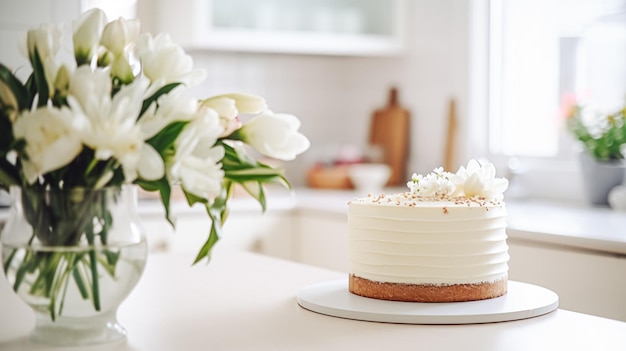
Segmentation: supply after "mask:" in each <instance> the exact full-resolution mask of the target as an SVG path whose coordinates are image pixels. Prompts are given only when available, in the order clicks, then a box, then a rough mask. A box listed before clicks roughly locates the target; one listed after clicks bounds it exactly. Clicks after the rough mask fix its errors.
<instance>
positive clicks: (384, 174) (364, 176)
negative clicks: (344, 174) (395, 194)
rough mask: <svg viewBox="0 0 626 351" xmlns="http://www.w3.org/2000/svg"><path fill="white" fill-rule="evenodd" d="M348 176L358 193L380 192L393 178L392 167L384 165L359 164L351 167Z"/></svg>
mask: <svg viewBox="0 0 626 351" xmlns="http://www.w3.org/2000/svg"><path fill="white" fill-rule="evenodd" d="M348 176H349V177H350V181H351V182H352V185H354V187H355V189H356V190H357V191H361V192H369V193H375V192H380V191H381V190H382V189H383V188H384V187H385V185H386V184H387V181H388V180H389V177H390V176H391V167H389V166H388V165H386V164H383V163H357V164H354V165H351V166H350V168H349V169H348Z"/></svg>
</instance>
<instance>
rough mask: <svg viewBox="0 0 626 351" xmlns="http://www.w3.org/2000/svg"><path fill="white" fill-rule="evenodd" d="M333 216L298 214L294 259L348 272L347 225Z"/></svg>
mask: <svg viewBox="0 0 626 351" xmlns="http://www.w3.org/2000/svg"><path fill="white" fill-rule="evenodd" d="M334 217H335V216H332V218H327V217H324V216H314V215H300V216H299V218H298V225H297V228H298V230H297V233H298V238H297V244H296V251H295V255H296V258H297V261H300V262H302V263H306V264H311V265H315V266H319V267H324V268H328V269H332V270H336V271H340V272H348V224H347V223H346V222H345V220H336V219H335V218H334Z"/></svg>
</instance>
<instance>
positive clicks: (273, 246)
mask: <svg viewBox="0 0 626 351" xmlns="http://www.w3.org/2000/svg"><path fill="white" fill-rule="evenodd" d="M140 217H141V221H142V225H143V227H144V229H145V230H146V233H147V236H148V246H149V248H150V251H151V252H158V251H168V252H177V253H185V254H189V255H195V254H197V253H198V251H199V250H200V248H201V247H202V245H203V244H204V242H205V241H206V239H207V238H208V235H209V230H210V228H211V221H210V220H209V218H208V216H207V215H206V213H204V212H203V211H201V210H188V211H184V212H182V213H177V214H176V216H175V218H176V228H175V229H174V228H172V226H171V225H170V224H169V223H168V222H167V221H166V220H165V219H164V217H163V213H162V211H144V212H143V213H141V214H140ZM293 231H294V230H293V224H292V218H291V216H289V214H288V213H287V212H285V211H269V212H268V213H265V214H261V212H260V211H234V212H232V213H231V214H230V216H229V218H228V220H227V221H226V223H225V224H224V227H223V229H222V237H221V238H220V240H219V241H218V242H217V244H216V245H215V247H214V250H216V251H217V250H219V251H227V250H247V251H253V252H259V253H263V254H267V255H271V256H276V257H281V258H285V259H294V257H293V251H294V250H293V246H294V242H293V241H294V239H293V237H294V235H293V234H292V233H293Z"/></svg>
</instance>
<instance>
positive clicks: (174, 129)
mask: <svg viewBox="0 0 626 351" xmlns="http://www.w3.org/2000/svg"><path fill="white" fill-rule="evenodd" d="M187 123H189V122H188V121H176V122H172V123H170V124H169V125H168V126H167V127H165V128H163V129H162V130H161V131H160V132H159V133H157V134H156V135H155V136H153V137H152V138H150V139H148V140H147V141H146V142H147V143H148V144H150V145H152V147H153V148H154V149H155V150H157V151H158V152H159V154H161V156H162V157H163V158H165V156H166V152H167V151H168V150H169V149H170V148H171V147H172V146H173V145H174V142H175V141H176V138H178V136H179V135H180V133H181V132H182V131H183V128H185V126H186V125H187Z"/></svg>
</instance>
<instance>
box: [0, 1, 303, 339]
mask: <svg viewBox="0 0 626 351" xmlns="http://www.w3.org/2000/svg"><path fill="white" fill-rule="evenodd" d="M63 32H64V29H63V27H60V26H56V25H49V24H44V25H41V26H40V27H38V28H34V29H32V30H29V31H28V33H27V36H26V43H25V45H24V46H25V47H26V48H27V49H26V50H25V51H27V56H28V61H29V63H30V69H31V71H32V72H29V75H28V78H27V79H25V80H24V81H22V80H20V79H19V78H18V77H17V76H16V75H15V73H14V71H13V70H11V69H10V68H8V67H6V66H4V65H2V64H0V188H2V189H4V190H7V191H10V193H11V196H12V205H11V206H12V207H11V211H10V217H9V220H8V223H7V225H6V226H5V228H4V229H3V231H2V234H1V237H0V242H1V243H2V247H3V248H2V262H3V269H4V271H5V273H6V276H7V278H8V280H9V283H10V284H11V286H12V287H13V289H14V290H15V291H16V293H17V294H18V295H19V296H20V297H22V298H23V299H24V301H26V303H28V304H29V305H30V306H31V307H32V308H33V310H35V312H36V314H37V319H36V321H37V322H36V327H35V330H34V332H33V334H32V339H33V340H34V341H37V342H41V343H51V344H64V345H65V344H74V343H80V344H93V343H102V342H108V341H112V340H116V339H119V338H123V335H124V332H123V329H122V328H121V327H120V326H119V325H118V324H117V323H116V322H115V311H116V308H117V305H118V304H119V303H120V302H121V301H122V300H123V299H124V297H125V296H126V295H127V294H128V293H129V292H130V290H131V289H132V287H133V286H134V285H135V284H136V283H137V280H138V279H139V277H140V275H141V272H142V271H143V266H144V263H145V260H146V255H147V251H146V244H145V235H144V234H143V233H142V230H141V225H140V223H138V221H137V217H136V215H135V210H134V208H135V206H136V204H137V203H136V197H135V196H136V195H135V192H136V191H137V188H141V189H143V190H144V191H149V192H156V193H158V194H159V197H160V199H161V202H162V204H163V206H164V209H165V216H166V218H167V219H168V221H169V222H170V223H171V224H172V225H174V224H175V221H174V218H173V217H174V216H173V215H172V213H171V211H170V201H171V193H172V190H173V188H174V187H180V189H181V190H182V193H183V194H184V195H185V199H186V201H187V203H188V204H189V205H190V206H193V205H195V206H202V207H204V208H205V210H206V213H207V216H208V217H209V218H210V219H211V226H210V228H209V230H208V233H207V238H206V241H205V243H204V244H203V245H202V247H200V248H199V249H198V254H197V255H196V258H195V260H194V263H196V262H199V261H201V260H203V259H208V258H210V253H211V249H212V247H213V246H214V245H215V243H216V242H217V240H218V239H219V237H220V234H221V228H222V224H223V223H224V221H225V220H226V218H227V215H228V206H229V203H230V201H229V200H230V198H231V196H232V195H233V191H234V189H235V187H236V186H240V187H242V188H243V189H245V190H246V191H247V192H248V194H249V195H251V196H252V197H254V198H255V199H256V200H257V201H258V202H259V204H260V206H261V208H262V209H263V210H264V209H265V207H266V198H265V187H264V186H265V184H268V183H280V184H282V185H284V186H286V187H289V183H288V181H287V179H286V177H285V175H284V171H283V169H281V168H279V167H272V166H269V165H267V164H265V163H263V162H260V161H259V160H257V159H255V158H254V157H252V156H251V153H250V152H249V151H250V150H255V152H256V153H258V154H260V155H262V156H265V157H268V158H273V159H278V160H284V161H289V160H292V159H294V158H295V157H296V156H297V155H298V154H300V153H302V152H304V151H305V150H306V149H307V148H308V147H309V141H308V139H307V138H306V137H305V136H304V135H303V134H301V133H300V132H299V131H298V129H299V127H300V121H299V120H298V118H296V117H295V116H292V115H288V114H277V113H273V112H272V111H270V110H269V109H268V108H267V104H266V103H265V100H264V99H263V98H261V97H258V96H254V95H249V94H238V93H233V94H224V95H219V96H214V97H210V98H203V99H197V98H192V97H189V96H188V95H187V94H186V91H185V90H186V89H187V88H188V87H190V86H193V85H195V84H197V83H199V82H200V81H201V80H202V79H204V73H203V71H201V70H196V69H194V68H193V62H192V59H191V57H190V56H189V55H187V54H186V53H185V52H184V50H183V49H182V48H181V47H180V46H178V45H177V44H176V43H174V42H172V41H171V40H170V38H169V36H168V35H167V34H159V35H156V36H153V35H151V34H148V33H145V34H140V27H139V22H138V21H137V20H125V19H123V18H120V19H118V20H114V21H111V22H109V21H108V20H107V18H106V16H105V15H104V13H103V12H102V11H101V10H99V9H94V10H90V11H88V12H85V13H84V14H82V15H81V16H80V17H79V18H78V19H77V20H76V21H74V22H73V24H72V31H71V33H72V35H71V38H72V40H71V45H61V37H62V33H63ZM62 46H63V47H72V48H73V54H71V55H65V56H63V55H60V53H59V52H60V51H61V50H60V48H61V47H62ZM63 57H71V59H66V60H63V59H62V58H63ZM20 71H21V72H24V68H21V70H20ZM147 234H148V235H149V233H147Z"/></svg>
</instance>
